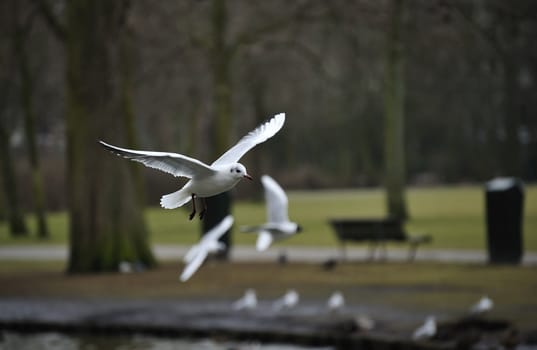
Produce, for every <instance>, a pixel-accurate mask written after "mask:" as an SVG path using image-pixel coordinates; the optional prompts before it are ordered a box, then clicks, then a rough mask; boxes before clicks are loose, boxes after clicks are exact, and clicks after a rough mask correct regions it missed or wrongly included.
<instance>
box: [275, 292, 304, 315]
mask: <svg viewBox="0 0 537 350" xmlns="http://www.w3.org/2000/svg"><path fill="white" fill-rule="evenodd" d="M299 300H300V297H299V295H298V293H297V292H296V291H295V290H294V289H290V290H288V291H287V293H285V294H284V295H283V296H282V297H281V298H279V299H276V300H275V301H274V302H273V303H272V308H273V309H274V310H281V309H290V308H293V307H295V306H296V305H297V304H298V301H299Z"/></svg>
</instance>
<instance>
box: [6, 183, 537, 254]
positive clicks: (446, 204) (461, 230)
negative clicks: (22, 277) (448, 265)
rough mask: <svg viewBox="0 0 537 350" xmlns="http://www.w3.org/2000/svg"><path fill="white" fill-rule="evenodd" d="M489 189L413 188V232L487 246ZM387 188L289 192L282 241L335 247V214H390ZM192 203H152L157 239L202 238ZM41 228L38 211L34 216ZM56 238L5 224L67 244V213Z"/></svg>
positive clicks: (533, 246)
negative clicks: (167, 206)
mask: <svg viewBox="0 0 537 350" xmlns="http://www.w3.org/2000/svg"><path fill="white" fill-rule="evenodd" d="M525 190H526V197H525V205H524V209H525V210H524V212H525V213H524V246H525V249H526V250H531V251H537V185H532V186H527V187H526V188H525ZM484 197H485V195H484V189H483V187H481V186H454V187H453V186H452V187H435V188H410V189H408V192H407V199H408V204H409V209H410V214H411V220H410V221H409V222H408V224H407V229H408V231H409V232H426V233H429V234H431V235H432V236H433V242H432V244H430V245H427V247H429V248H446V249H448V248H451V249H483V248H484V247H485V244H486V243H485V218H484ZM384 200H385V199H384V193H383V191H382V190H380V189H359V190H356V189H352V190H330V191H291V192H289V202H290V203H289V208H290V217H291V218H292V219H293V220H295V221H297V222H299V223H300V224H301V225H302V226H303V227H304V232H303V233H302V234H300V235H298V236H297V237H294V238H292V239H290V240H288V241H286V242H282V243H278V244H281V245H293V246H297V245H310V246H317V245H319V246H333V245H336V244H337V242H336V240H335V238H334V234H333V231H332V229H331V227H330V226H329V224H328V219H329V218H345V217H348V218H354V217H362V218H367V217H382V216H384V215H385V209H384ZM189 210H190V207H189V206H188V207H186V208H182V209H180V210H164V209H161V208H149V209H148V210H147V212H146V217H147V220H148V224H149V227H150V229H151V234H152V242H153V243H177V244H190V243H193V242H195V241H196V240H197V239H198V237H199V229H200V228H199V224H198V222H197V221H195V220H194V221H192V222H191V221H188V219H187V215H188V211H189ZM233 214H234V216H235V222H236V224H237V225H247V224H255V223H259V222H263V221H264V220H265V206H264V203H262V202H249V201H240V202H237V203H236V205H235V207H234V209H233ZM28 223H29V226H30V229H31V231H32V232H35V229H34V227H35V222H34V220H33V217H32V216H29V220H28ZM49 225H50V230H51V232H52V237H51V239H50V240H47V241H39V240H37V239H35V238H20V239H12V238H10V237H9V235H8V229H7V225H6V224H5V223H2V224H0V244H3V245H4V244H29V243H32V244H35V243H40V244H59V243H61V244H63V243H65V242H66V240H67V217H66V214H65V213H53V214H50V215H49ZM233 240H234V242H235V243H237V244H253V243H254V241H255V236H254V235H248V234H242V233H239V232H238V230H236V231H235V234H234V236H233Z"/></svg>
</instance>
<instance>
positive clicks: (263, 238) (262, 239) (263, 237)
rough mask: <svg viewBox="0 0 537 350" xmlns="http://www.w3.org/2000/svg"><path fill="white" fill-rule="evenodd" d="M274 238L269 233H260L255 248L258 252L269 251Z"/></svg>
mask: <svg viewBox="0 0 537 350" xmlns="http://www.w3.org/2000/svg"><path fill="white" fill-rule="evenodd" d="M273 240H274V238H273V237H272V235H271V234H270V232H268V231H261V232H259V236H258V237H257V242H256V244H255V247H256V249H257V251H259V252H262V251H264V250H267V249H268V247H270V245H271V244H272V241H273Z"/></svg>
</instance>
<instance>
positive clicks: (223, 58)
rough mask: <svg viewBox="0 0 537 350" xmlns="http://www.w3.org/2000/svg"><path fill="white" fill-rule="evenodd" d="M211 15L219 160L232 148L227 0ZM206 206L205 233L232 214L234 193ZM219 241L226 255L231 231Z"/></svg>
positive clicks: (215, 149)
mask: <svg viewBox="0 0 537 350" xmlns="http://www.w3.org/2000/svg"><path fill="white" fill-rule="evenodd" d="M211 14H212V18H211V21H212V46H211V51H210V56H211V70H212V77H213V104H214V122H213V130H212V132H213V140H214V144H213V145H212V152H210V153H211V156H212V159H217V158H218V157H220V155H221V154H222V153H224V152H225V151H226V150H227V149H228V148H229V135H230V131H231V125H232V124H231V121H232V118H231V116H232V98H231V97H232V96H231V89H232V87H231V78H230V60H231V57H230V50H229V48H228V47H227V45H226V34H227V32H226V31H227V10H226V2H225V1H224V0H213V2H212V13H211ZM207 207H208V210H207V214H206V217H205V219H204V222H203V225H202V230H203V232H207V231H208V230H209V229H211V228H212V227H213V226H215V225H216V224H218V223H219V222H220V221H221V220H222V219H223V218H224V217H226V216H227V215H229V213H230V210H231V196H230V195H229V193H222V194H219V195H216V196H214V197H210V198H207ZM203 232H202V234H203ZM220 241H221V242H224V243H225V244H226V250H225V251H224V252H222V253H221V254H220V257H221V258H227V257H228V254H229V250H230V248H231V230H229V231H228V232H226V233H225V234H224V236H222V238H221V239H220Z"/></svg>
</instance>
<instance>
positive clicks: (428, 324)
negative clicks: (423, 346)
mask: <svg viewBox="0 0 537 350" xmlns="http://www.w3.org/2000/svg"><path fill="white" fill-rule="evenodd" d="M435 334H436V319H435V317H434V316H429V317H427V318H426V319H425V323H423V324H422V325H421V326H420V327H419V328H418V329H416V330H415V331H414V333H413V334H412V339H414V340H420V339H429V338H432V337H434V335H435Z"/></svg>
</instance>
